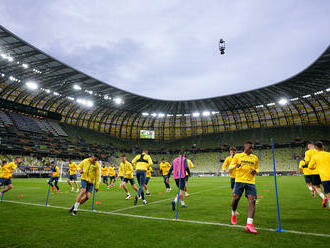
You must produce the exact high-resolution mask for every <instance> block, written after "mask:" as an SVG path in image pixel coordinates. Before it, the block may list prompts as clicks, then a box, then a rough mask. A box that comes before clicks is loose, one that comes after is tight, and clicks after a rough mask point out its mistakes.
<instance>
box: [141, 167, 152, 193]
mask: <svg viewBox="0 0 330 248" xmlns="http://www.w3.org/2000/svg"><path fill="white" fill-rule="evenodd" d="M151 172H152V167H151V166H150V167H149V168H148V170H147V172H146V181H145V182H144V186H143V187H144V189H145V191H146V195H147V196H150V192H149V189H148V183H149V181H150V179H151Z"/></svg>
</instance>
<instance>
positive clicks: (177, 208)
mask: <svg viewBox="0 0 330 248" xmlns="http://www.w3.org/2000/svg"><path fill="white" fill-rule="evenodd" d="M182 158H183V155H182V157H181V163H180V179H179V191H178V201H177V203H176V216H175V220H178V213H179V201H180V191H181V172H182V161H183V159H182Z"/></svg>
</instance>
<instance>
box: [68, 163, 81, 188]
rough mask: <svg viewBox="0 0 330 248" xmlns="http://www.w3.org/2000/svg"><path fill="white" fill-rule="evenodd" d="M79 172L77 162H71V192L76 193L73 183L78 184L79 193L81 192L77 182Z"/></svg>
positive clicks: (69, 181)
mask: <svg viewBox="0 0 330 248" xmlns="http://www.w3.org/2000/svg"><path fill="white" fill-rule="evenodd" d="M77 170H78V166H77V165H76V163H75V162H72V160H71V159H70V160H69V178H68V180H67V182H68V184H69V185H70V186H71V191H74V187H73V184H72V183H71V181H73V182H74V183H75V184H76V187H77V192H79V185H78V182H77Z"/></svg>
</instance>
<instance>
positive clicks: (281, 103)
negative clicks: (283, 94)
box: [278, 98, 288, 106]
mask: <svg viewBox="0 0 330 248" xmlns="http://www.w3.org/2000/svg"><path fill="white" fill-rule="evenodd" d="M278 103H279V104H280V105H282V106H283V105H285V104H287V103H288V99H285V98H282V99H281V100H279V101H278Z"/></svg>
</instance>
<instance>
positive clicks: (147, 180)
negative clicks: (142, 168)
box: [144, 177, 151, 185]
mask: <svg viewBox="0 0 330 248" xmlns="http://www.w3.org/2000/svg"><path fill="white" fill-rule="evenodd" d="M150 178H151V177H146V181H145V182H144V184H145V185H148V183H149V181H150Z"/></svg>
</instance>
